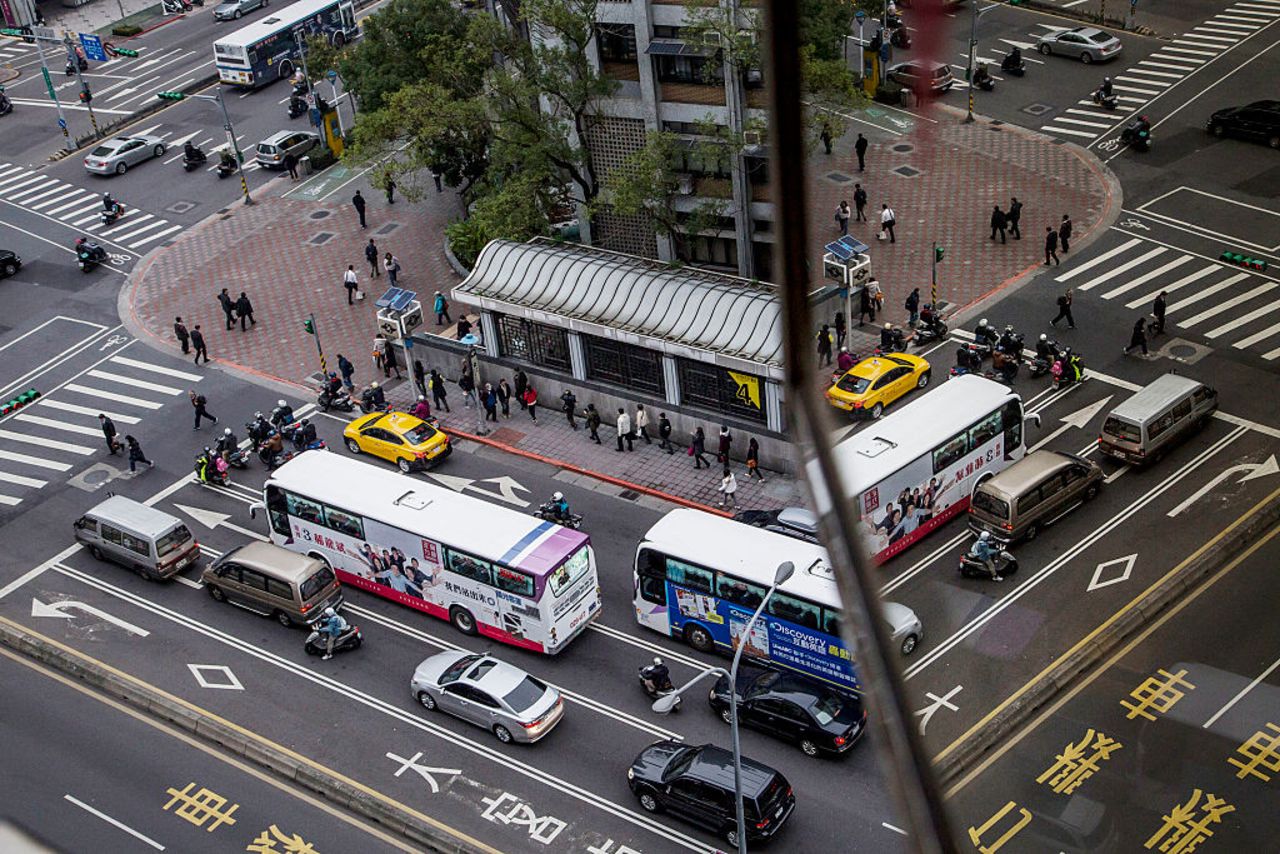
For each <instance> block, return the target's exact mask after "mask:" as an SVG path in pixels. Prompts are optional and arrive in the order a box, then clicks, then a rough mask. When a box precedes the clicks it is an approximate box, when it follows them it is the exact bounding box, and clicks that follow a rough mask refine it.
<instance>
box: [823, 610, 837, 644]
mask: <svg viewBox="0 0 1280 854" xmlns="http://www.w3.org/2000/svg"><path fill="white" fill-rule="evenodd" d="M822 617H823V623H822V624H823V626H825V628H826V632H827V634H829V635H835V636H836V637H840V612H839V611H834V610H832V609H831V608H824V609H823V610H822Z"/></svg>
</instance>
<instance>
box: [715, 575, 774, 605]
mask: <svg viewBox="0 0 1280 854" xmlns="http://www.w3.org/2000/svg"><path fill="white" fill-rule="evenodd" d="M719 591H720V598H721V599H724V600H726V601H729V602H732V603H733V604H735V605H741V606H742V607H744V608H750V609H751V610H753V611H754V610H755V609H756V608H758V607H760V603H761V602H763V601H764V594H765V590H764V588H762V587H760V586H758V585H756V584H748V583H747V582H745V581H740V580H738V579H736V578H727V577H725V576H723V575H722V576H720V585H719Z"/></svg>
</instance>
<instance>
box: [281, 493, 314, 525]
mask: <svg viewBox="0 0 1280 854" xmlns="http://www.w3.org/2000/svg"><path fill="white" fill-rule="evenodd" d="M285 498H286V500H287V502H288V505H289V515H290V516H297V517H298V518H299V519H302V520H303V521H305V522H311V523H313V524H316V525H323V524H324V511H323V510H322V509H321V507H320V505H319V504H317V503H316V502H314V501H308V500H307V499H305V498H299V497H298V496H296V495H291V494H289V493H285Z"/></svg>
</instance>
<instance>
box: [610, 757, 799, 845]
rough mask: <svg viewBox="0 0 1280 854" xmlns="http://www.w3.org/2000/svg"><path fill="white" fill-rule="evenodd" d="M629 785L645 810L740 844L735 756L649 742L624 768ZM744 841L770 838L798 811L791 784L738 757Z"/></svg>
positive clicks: (766, 767) (768, 769)
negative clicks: (740, 767)
mask: <svg viewBox="0 0 1280 854" xmlns="http://www.w3.org/2000/svg"><path fill="white" fill-rule="evenodd" d="M627 784H628V785H629V786H631V791H632V792H634V793H635V796H636V797H637V798H639V799H640V806H641V807H643V808H644V809H645V810H646V811H648V812H661V811H665V812H669V813H671V814H672V815H675V816H678V817H680V818H682V819H684V820H685V821H688V822H690V823H692V824H696V825H699V826H700V827H704V828H706V829H707V830H710V831H712V832H713V833H715V834H716V835H717V836H719V837H721V838H722V839H724V840H725V841H727V842H728V843H729V844H730V845H731V846H734V847H735V848H736V847H737V845H738V817H737V811H736V810H735V809H734V804H733V754H732V753H730V752H729V751H727V750H724V749H722V748H719V747H716V746H715V745H714V744H704V745H702V746H701V747H691V746H689V745H687V744H683V743H681V742H678V741H659V742H658V743H657V744H651V745H649V746H648V747H646V748H645V749H644V750H642V751H640V755H639V756H637V757H636V759H635V761H634V762H632V763H631V767H630V768H628V769H627ZM742 800H743V804H744V812H745V816H744V818H745V820H746V825H747V842H760V841H764V840H767V839H771V838H772V837H773V836H774V835H776V834H777V833H778V831H779V830H781V829H782V825H784V824H785V823H786V821H787V819H788V818H790V817H791V813H792V812H793V811H794V810H795V808H796V798H795V795H794V794H793V793H792V791H791V784H790V783H788V782H787V778H786V777H783V776H782V774H780V773H779V772H777V771H775V770H773V769H772V768H770V767H769V766H768V765H762V764H761V763H759V762H755V761H753V760H751V759H748V758H747V757H745V756H744V757H742Z"/></svg>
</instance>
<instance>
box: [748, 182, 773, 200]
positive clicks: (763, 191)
mask: <svg viewBox="0 0 1280 854" xmlns="http://www.w3.org/2000/svg"><path fill="white" fill-rule="evenodd" d="M770 187H771V185H769V184H767V183H764V184H752V185H751V201H753V202H772V201H773V193H772V192H771V189H770Z"/></svg>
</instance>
